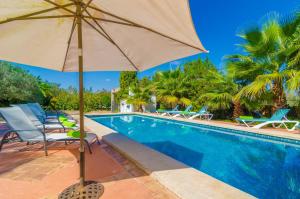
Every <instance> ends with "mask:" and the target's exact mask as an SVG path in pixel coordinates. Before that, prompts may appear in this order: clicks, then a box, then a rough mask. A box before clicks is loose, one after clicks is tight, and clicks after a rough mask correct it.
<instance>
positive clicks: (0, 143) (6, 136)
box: [0, 132, 11, 151]
mask: <svg viewBox="0 0 300 199" xmlns="http://www.w3.org/2000/svg"><path fill="white" fill-rule="evenodd" d="M10 134H11V132H7V133H5V134H4V135H3V137H2V140H1V142H0V151H1V150H2V147H3V145H4V144H5V142H6V141H7V140H8V137H9V135H10Z"/></svg>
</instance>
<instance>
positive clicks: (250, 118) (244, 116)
mask: <svg viewBox="0 0 300 199" xmlns="http://www.w3.org/2000/svg"><path fill="white" fill-rule="evenodd" d="M239 118H240V119H245V120H252V119H253V116H248V115H241V116H240V117H239Z"/></svg>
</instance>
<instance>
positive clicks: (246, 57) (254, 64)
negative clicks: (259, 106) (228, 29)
mask: <svg viewBox="0 0 300 199" xmlns="http://www.w3.org/2000/svg"><path fill="white" fill-rule="evenodd" d="M299 25H300V20H299V17H296V18H292V19H290V20H285V21H284V22H282V21H279V20H278V18H277V17H271V18H270V19H269V20H268V21H267V22H266V23H264V24H263V26H262V27H261V28H260V27H254V28H251V29H248V30H246V31H245V32H244V33H243V34H241V35H240V37H241V38H242V39H243V43H242V44H240V45H239V46H240V47H241V48H242V49H243V50H244V51H245V54H237V55H232V56H227V68H228V71H229V73H231V75H232V76H233V77H234V78H235V80H236V82H237V83H240V84H241V85H243V86H244V87H243V88H242V89H241V90H240V92H239V93H238V94H237V95H236V97H235V99H236V100H240V99H242V98H243V97H246V98H248V99H250V100H257V99H261V98H264V96H268V95H269V93H271V95H272V101H273V108H272V110H273V111H275V110H276V109H277V108H281V107H284V106H285V105H286V94H285V85H286V83H287V82H288V81H289V80H290V78H291V71H290V69H291V67H289V66H288V64H287V63H288V61H289V59H290V57H291V55H290V54H288V52H289V51H291V49H290V45H289V44H290V43H291V38H292V35H293V34H295V32H296V31H297V28H299Z"/></svg>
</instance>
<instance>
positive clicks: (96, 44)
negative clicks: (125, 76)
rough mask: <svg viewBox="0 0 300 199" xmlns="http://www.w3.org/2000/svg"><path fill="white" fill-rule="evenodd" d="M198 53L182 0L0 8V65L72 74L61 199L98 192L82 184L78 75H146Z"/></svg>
mask: <svg viewBox="0 0 300 199" xmlns="http://www.w3.org/2000/svg"><path fill="white" fill-rule="evenodd" d="M200 52H206V50H205V49H204V48H203V46H202V44H201V42H200V41H199V39H198V37H197V34H196V32H195V29H194V26H193V22H192V18H191V14H190V8H189V1H188V0H151V1H150V0H126V1H125V0H1V1H0V60H6V61H11V62H17V63H23V64H27V65H32V66H39V67H44V68H48V69H53V70H59V71H78V72H79V104H80V105H79V112H80V149H79V151H80V184H79V186H77V184H76V185H74V186H71V187H69V188H67V189H66V191H65V192H63V193H62V195H61V196H62V198H66V197H73V196H76V198H77V196H78V195H85V196H84V198H90V197H87V196H86V194H90V191H84V186H85V185H86V190H103V189H101V186H98V185H99V184H98V185H97V183H85V178H84V173H85V172H84V142H83V141H84V115H83V112H84V103H83V72H84V71H104V70H109V71H113V70H117V71H138V70H146V69H148V68H150V67H153V66H156V65H159V64H162V63H165V62H168V61H171V60H174V59H178V58H182V57H186V56H189V55H194V54H197V53H200ZM45 147H46V143H45ZM78 187H79V188H78ZM95 187H98V188H97V189H95ZM70 190H71V191H70ZM64 194H66V195H64ZM91 194H92V193H91ZM99 195H100V191H95V195H94V196H95V198H96V197H98V196H99ZM90 196H91V195H90Z"/></svg>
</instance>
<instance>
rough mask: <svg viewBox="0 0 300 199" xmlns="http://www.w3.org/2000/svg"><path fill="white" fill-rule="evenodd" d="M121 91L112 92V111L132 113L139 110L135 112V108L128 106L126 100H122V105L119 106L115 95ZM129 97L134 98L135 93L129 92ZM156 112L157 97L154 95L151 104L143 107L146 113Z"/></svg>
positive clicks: (114, 90) (131, 105)
mask: <svg viewBox="0 0 300 199" xmlns="http://www.w3.org/2000/svg"><path fill="white" fill-rule="evenodd" d="M119 90H120V89H119V88H117V89H113V90H112V91H111V111H112V112H121V113H132V112H135V111H137V110H135V107H134V105H133V104H127V101H126V100H121V101H120V104H117V102H116V100H115V94H116V93H117V92H118V91H119ZM128 94H129V96H133V95H134V93H132V92H131V91H129V93H128ZM155 110H156V96H154V95H152V96H151V103H149V104H146V105H145V106H143V111H144V112H154V111H155Z"/></svg>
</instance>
